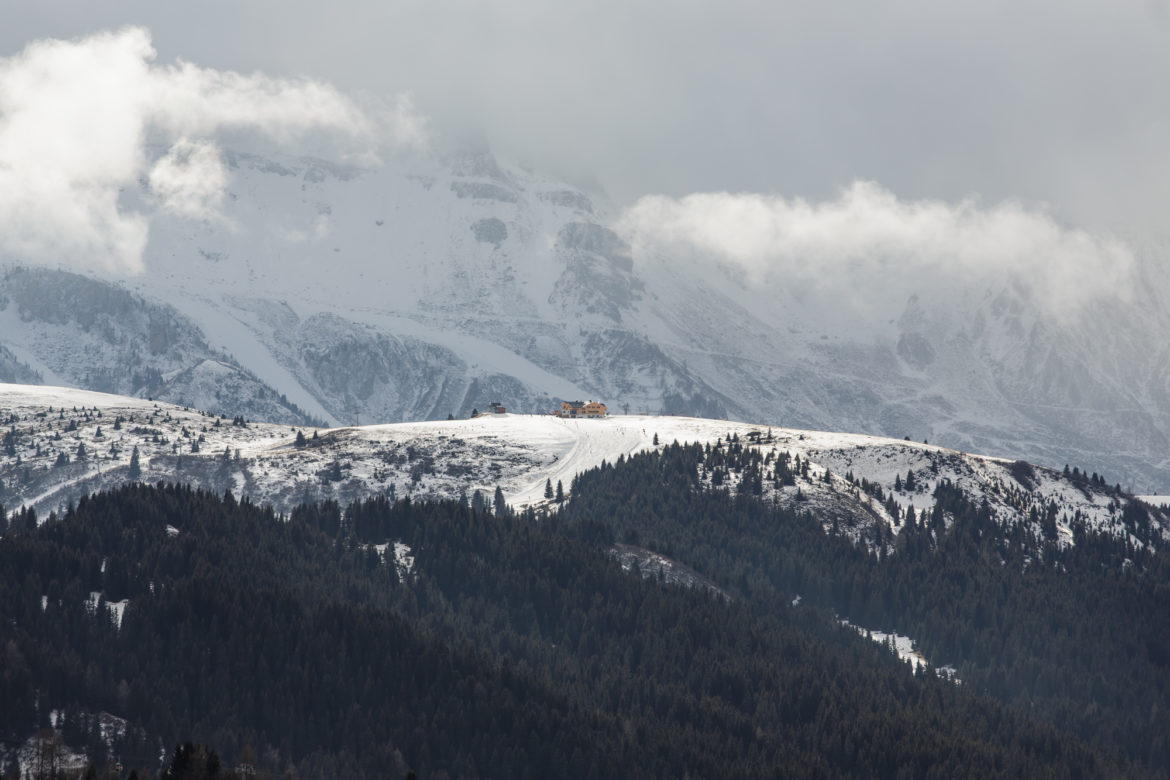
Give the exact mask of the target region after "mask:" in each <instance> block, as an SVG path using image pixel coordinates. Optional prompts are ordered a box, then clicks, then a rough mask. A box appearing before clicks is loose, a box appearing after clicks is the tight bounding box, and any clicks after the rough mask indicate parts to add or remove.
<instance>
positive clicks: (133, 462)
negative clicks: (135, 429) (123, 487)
mask: <svg viewBox="0 0 1170 780" xmlns="http://www.w3.org/2000/svg"><path fill="white" fill-rule="evenodd" d="M129 477H130V481H131V482H137V481H138V480H139V479H141V478H142V465H141V464H140V463H139V462H138V445H137V444H135V445H134V451H133V452H131V453H130V471H129Z"/></svg>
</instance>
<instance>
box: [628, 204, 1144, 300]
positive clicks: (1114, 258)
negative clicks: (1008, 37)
mask: <svg viewBox="0 0 1170 780" xmlns="http://www.w3.org/2000/svg"><path fill="white" fill-rule="evenodd" d="M620 225H621V228H622V230H623V232H624V233H625V234H626V236H627V238H628V240H629V241H630V242H631V244H632V245H633V247H634V249H635V252H636V254H637V255H639V256H641V257H643V258H652V257H653V258H658V259H660V260H662V261H664V262H667V263H672V262H677V263H689V264H695V263H699V264H703V263H705V264H713V265H720V266H723V267H724V268H725V269H730V270H732V271H733V272H734V273H735V274H736V275H738V276H740V277H742V279H743V282H744V283H745V285H748V286H756V287H764V288H772V287H799V288H801V289H802V290H804V291H806V292H807V291H812V292H814V293H819V296H818V298H819V299H820V300H826V301H837V302H838V303H839V304H840V305H842V306H850V307H852V308H853V309H855V310H859V311H861V310H866V309H871V310H872V309H877V308H884V310H885V313H886V315H887V316H888V315H889V312H890V307H900V306H901V305H902V304H904V303H905V301H906V299H907V296H908V295H909V294H911V293H913V292H919V293H927V294H929V293H931V292H932V291H935V290H941V289H947V290H951V291H952V292H953V291H961V290H962V289H963V286H964V285H970V286H974V285H978V284H986V283H994V282H995V281H997V280H999V281H1002V280H1005V279H1006V280H1011V281H1013V282H1015V283H1019V284H1023V285H1024V286H1025V287H1026V288H1027V289H1029V290H1030V292H1031V297H1032V299H1033V300H1034V301H1035V302H1036V303H1037V304H1038V305H1040V306H1043V307H1044V308H1045V309H1046V310H1047V311H1048V312H1049V313H1053V314H1062V313H1068V312H1072V311H1075V310H1077V309H1078V308H1079V307H1081V306H1083V305H1085V304H1086V303H1088V302H1090V301H1092V300H1096V299H1100V298H1103V297H1121V298H1126V297H1128V296H1129V294H1130V292H1131V289H1132V288H1131V285H1132V276H1133V270H1134V258H1133V254H1132V252H1131V251H1130V250H1129V248H1128V247H1127V246H1126V245H1125V244H1124V243H1122V242H1120V241H1116V240H1113V239H1110V238H1102V237H1098V236H1094V235H1091V234H1089V233H1086V232H1084V231H1082V230H1076V229H1070V228H1067V227H1064V226H1061V225H1060V224H1058V223H1057V222H1056V221H1054V220H1053V219H1052V218H1051V217H1050V216H1048V215H1047V214H1044V213H1042V212H1037V211H1034V210H1029V209H1026V208H1024V207H1023V206H1021V205H1020V204H1017V203H1010V202H1009V203H1000V204H997V205H994V206H991V207H984V206H981V205H980V204H979V203H978V202H976V201H975V200H965V201H962V202H959V203H944V202H941V201H934V200H923V201H905V200H900V199H898V198H897V197H896V196H895V195H894V194H893V193H891V192H889V191H888V190H885V189H883V188H882V187H880V186H878V185H877V184H874V183H872V182H855V183H854V184H852V185H851V186H850V187H849V188H848V189H846V190H845V191H844V192H842V193H841V195H840V197H838V198H836V199H835V200H830V201H825V202H822V203H809V202H806V201H804V200H801V199H786V198H782V197H777V196H767V195H758V194H733V193H726V192H721V193H704V194H695V195H689V196H687V197H684V198H669V197H663V196H650V197H644V198H642V199H640V200H639V201H637V202H636V203H635V204H634V205H633V206H632V207H630V208H629V209H627V211H626V212H625V213H624V215H623V216H622V218H621V221H620ZM895 311H896V309H895Z"/></svg>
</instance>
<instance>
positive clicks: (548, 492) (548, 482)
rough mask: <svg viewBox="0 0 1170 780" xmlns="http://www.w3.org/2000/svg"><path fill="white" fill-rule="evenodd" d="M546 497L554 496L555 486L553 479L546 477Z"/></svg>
mask: <svg viewBox="0 0 1170 780" xmlns="http://www.w3.org/2000/svg"><path fill="white" fill-rule="evenodd" d="M544 497H545V499H550V498H552V497H553V486H552V480H551V479H546V480H545V481H544Z"/></svg>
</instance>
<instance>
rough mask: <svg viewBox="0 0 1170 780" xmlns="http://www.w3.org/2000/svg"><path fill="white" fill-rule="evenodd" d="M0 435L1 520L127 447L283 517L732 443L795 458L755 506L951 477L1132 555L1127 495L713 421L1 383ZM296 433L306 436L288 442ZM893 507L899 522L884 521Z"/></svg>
mask: <svg viewBox="0 0 1170 780" xmlns="http://www.w3.org/2000/svg"><path fill="white" fill-rule="evenodd" d="M0 426H2V428H0V436H2V437H3V442H2V444H3V446H0V487H2V491H0V504H3V505H4V506H5V507H6V508H7V509H8V510H9V511H12V510H16V509H18V508H20V507H22V506H29V507H33V508H35V509H36V510H37V512H38V515H39V516H40V517H41V518H42V519H43V518H44V517H45V516H47V515H48V514H49V513H50V512H53V511H61V510H63V509H64V508H65V507H66V506H67V505H68V504H69V503H70V502H74V501H76V500H77V499H78V498H80V497H81V496H82V495H85V494H87V493H91V492H94V491H97V490H102V489H107V488H111V487H115V486H117V485H121V484H124V483H126V482H129V481H132V480H131V471H130V469H131V459H132V457H133V453H134V450H135V449H137V451H138V462H139V467H138V468H139V473H138V475H137V480H139V481H143V482H150V483H153V482H157V481H165V482H182V483H190V484H192V485H195V486H198V487H204V488H207V489H210V490H215V491H217V492H223V491H225V490H231V491H232V492H233V494H234V495H235V496H236V497H237V498H242V497H245V496H246V497H247V498H249V499H250V500H252V501H253V502H256V503H262V504H271V505H273V506H274V507H275V508H276V510H277V511H280V512H288V511H291V509H292V508H294V507H295V506H297V505H298V504H300V503H302V502H304V501H318V500H324V499H332V500H336V501H338V502H339V503H340V504H341V505H342V506H345V505H346V504H347V503H348V502H350V501H352V500H356V499H360V498H365V497H369V496H372V495H394V496H397V497H403V496H407V495H409V496H411V497H412V498H414V499H415V500H428V499H441V498H456V497H460V496H462V497H466V498H470V497H471V496H472V495H473V494H474V492H475V491H480V492H481V493H482V494H484V496H485V498H488V499H489V500H490V499H491V497H492V495H493V494H494V493H495V490H496V488H497V487H499V488H500V489H501V490H502V491H503V493H504V496H505V498H506V500H507V501H508V503H509V504H511V505H513V506H514V507H517V508H524V507H528V506H533V507H549V508H553V507H552V506H550V505H551V502H549V501H548V500H547V499H546V498H545V491H546V485H551V486H552V487H553V488H554V489H555V488H556V486H557V485H558V483H560V485H561V486H562V487H563V490H564V491H565V492H566V493H568V492H569V490H570V487H571V485H572V481H573V478H574V477H575V476H576V475H578V474H580V473H582V472H585V471H588V470H590V469H593V468H596V467H598V466H600V465H601V464H602V463H611V464H612V463H615V462H617V461H618V460H619V459H620V458H622V457H629V456H631V455H634V454H636V453H639V452H645V451H649V450H653V449H661V448H664V447H667V446H670V445H671V444H673V443H675V442H678V443H679V444H686V443H699V444H703V445H707V444H710V445H712V446H715V445H717V444H719V443H720V442H722V443H723V446H728V445H729V444H730V443H731V441H735V442H736V443H737V444H738V445H740V446H744V447H757V448H760V450H761V451H762V452H763V453H764V454H767V453H774V454H780V453H784V452H787V453H789V454H790V455H791V456H799V458H800V459H801V461H807V462H808V464H809V465H808V468H807V476H805V477H803V478H800V479H798V480H797V482H796V484H795V485H789V486H780V485H777V484H775V483H774V482H771V481H768V482H766V487H765V491H764V498H765V500H769V501H772V502H775V503H777V504H780V505H788V504H791V503H793V502H797V501H799V502H800V506H801V507H804V508H807V509H809V510H817V509H820V510H823V511H824V512H825V513H826V515H830V514H833V513H834V512H836V513H837V514H838V515H839V514H840V513H841V512H843V511H846V512H847V513H851V515H852V516H853V517H854V518H859V519H861V520H864V521H866V522H875V523H884V524H886V525H887V526H888V527H889V529H890V530H891V531H892V532H893V533H894V534H896V533H897V531H898V530H899V528H900V525H901V522H902V520H901V519H900V518H901V517H904V515H905V512H906V510H907V509H908V508H910V507H914V509H915V511H916V512H919V513H920V512H921V511H922V510H924V509H929V508H931V507H932V506H933V503H934V499H933V495H932V494H933V493H934V489H935V486H936V485H937V484H938V483H939V482H940V481H942V480H948V481H949V482H951V483H952V484H954V485H955V486H957V487H959V488H960V489H962V490H963V491H964V493H966V494H967V495H968V496H970V497H972V498H974V499H979V500H981V499H984V498H985V499H986V500H987V502H988V505H989V507H990V508H991V510H992V512H993V513H994V515H995V517H996V518H997V519H998V520H1000V521H1001V522H1005V523H1008V522H1027V521H1028V513H1029V510H1030V509H1031V508H1032V507H1039V508H1044V507H1048V506H1050V505H1051V504H1053V503H1055V505H1056V506H1057V507H1058V508H1059V512H1058V519H1057V541H1058V542H1059V543H1061V544H1071V543H1073V537H1074V535H1073V532H1072V529H1071V527H1072V525H1073V524H1074V523H1076V522H1083V523H1084V524H1085V526H1086V527H1088V528H1097V529H1103V530H1107V531H1110V532H1112V533H1116V534H1119V535H1126V536H1130V537H1131V540H1132V541H1133V542H1134V543H1135V544H1137V545H1141V544H1144V542H1143V541H1141V540H1140V539H1138V538H1137V537H1136V536H1133V535H1132V534H1131V530H1132V529H1127V527H1126V526H1125V525H1124V524H1123V523H1122V519H1121V515H1122V510H1123V508H1124V507H1125V505H1126V504H1128V503H1129V502H1130V501H1133V500H1134V499H1133V498H1132V497H1130V496H1125V495H1122V494H1119V493H1117V492H1115V491H1113V490H1112V489H1111V488H1108V487H1107V486H1105V485H1103V484H1102V485H1099V484H1096V483H1091V482H1089V481H1088V480H1087V479H1079V480H1073V479H1070V478H1069V477H1067V476H1065V475H1063V474H1062V473H1061V472H1059V471H1055V470H1049V469H1044V468H1040V467H1035V468H1034V469H1033V470H1032V471H1031V475H1032V477H1031V478H1030V479H1025V480H1024V481H1021V479H1020V477H1019V475H1018V470H1017V473H1016V474H1015V475H1013V469H1012V468H1011V466H1012V462H1013V461H1012V459H1009V458H997V457H990V456H983V455H972V454H969V453H962V452H957V451H955V450H950V449H946V448H943V447H938V446H934V445H930V444H925V443H920V442H913V441H907V440H902V439H889V438H882V437H875V436H867V435H860V434H848V433H833V432H825V431H803V430H795V429H789V428H783V427H780V426H769V425H754V424H748V423H742V422H730V421H726V420H711V419H699V418H690V417H671V416H653V415H615V416H610V417H606V418H601V419H564V418H559V417H555V416H553V415H551V414H548V415H518V414H486V415H480V416H478V417H475V418H472V419H457V420H440V421H428V422H411V423H395V424H385V425H368V426H360V427H349V428H303V427H301V428H296V427H289V426H284V425H274V424H268V423H257V422H251V421H247V422H245V421H242V420H235V421H233V420H231V419H227V418H223V417H216V416H215V415H210V414H207V413H204V412H201V411H198V410H195V409H189V408H185V407H180V406H175V405H172V404H164V403H159V402H155V401H151V400H147V399H141V398H131V397H124V396H116V395H108V394H104V393H95V392H91V391H85V390H76V389H72V388H63V387H47V386H38V385H13V384H0ZM298 436H300V437H303V439H302V440H301V441H300V443H299V444H298ZM655 439H657V441H658V444H657V445H656V444H655ZM82 450H83V451H84V454H83V455H81V457H79V454H81V451H82ZM826 470H827V471H828V472H829V474H828V477H827V479H826V473H825V472H826ZM908 473H913V475H914V487H913V488H912V489H908V488H906V487H905V484H904V483H905V481H906V477H907V475H908ZM846 475H851V476H852V478H853V482H852V483H851V482H849V481H846V479H845V476H846ZM862 479H865V480H867V481H868V482H869V483H870V484H871V485H878V486H881V488H882V491H883V496H884V500H877V499H876V498H875V497H874V496H872V495H869V494H867V493H866V492H864V491H862V490H860V489H858V487H857V484H856V483H860V482H861V480H862ZM1025 483H1027V484H1025ZM899 484H901V485H902V487H901V489H899V488H898V485H899ZM723 487H724V488H725V489H728V490H731V491H734V490H736V489H737V475H735V474H731V475H730V476H729V479H728V480H727V482H725V483H724V486H723ZM891 498H892V501H893V503H894V504H896V505H897V506H898V508H899V511H898V513H897V515H898V516H895V515H894V514H893V513H891V511H890V508H889V500H890V499H891ZM1151 512H1152V518H1153V522H1154V523H1155V524H1156V530H1157V536H1158V538H1161V539H1164V538H1166V536H1167V532H1166V525H1165V522H1164V518H1163V516H1162V513H1161V512H1160V511H1158V510H1151ZM846 525H848V524H846Z"/></svg>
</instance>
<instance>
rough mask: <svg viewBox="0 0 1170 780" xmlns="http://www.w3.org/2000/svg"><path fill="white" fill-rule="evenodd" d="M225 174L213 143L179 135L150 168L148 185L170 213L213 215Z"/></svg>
mask: <svg viewBox="0 0 1170 780" xmlns="http://www.w3.org/2000/svg"><path fill="white" fill-rule="evenodd" d="M227 178H228V176H227V170H226V169H225V168H224V165H223V160H222V159H221V158H220V155H219V149H217V148H216V147H215V144H213V143H210V142H208V141H189V140H187V139H186V138H182V139H179V141H178V142H177V143H176V144H175V145H174V146H172V147H171V149H170V151H169V152H167V154H166V155H165V156H164V157H163V158H162V159H160V160H159V161H158V162H156V163H155V164H154V167H153V168H151V169H150V189H151V191H152V192H154V193H155V194H156V195H157V196H158V198H159V200H160V201H161V203H162V206H163V208H165V209H166V210H167V211H169V212H171V213H172V214H177V215H178V216H181V217H190V218H192V219H214V218H215V217H217V216H219V206H220V203H221V202H222V201H223V196H224V190H225V188H226V187H227Z"/></svg>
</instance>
